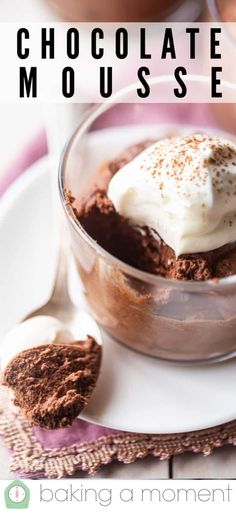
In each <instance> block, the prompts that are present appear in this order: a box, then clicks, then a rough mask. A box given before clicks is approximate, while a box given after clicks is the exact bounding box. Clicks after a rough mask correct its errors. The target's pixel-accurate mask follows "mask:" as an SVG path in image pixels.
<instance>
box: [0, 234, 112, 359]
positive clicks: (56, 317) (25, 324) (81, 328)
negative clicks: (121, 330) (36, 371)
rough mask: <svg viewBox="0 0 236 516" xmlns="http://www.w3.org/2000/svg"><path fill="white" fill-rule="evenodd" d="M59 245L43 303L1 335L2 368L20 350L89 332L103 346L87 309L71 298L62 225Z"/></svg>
mask: <svg viewBox="0 0 236 516" xmlns="http://www.w3.org/2000/svg"><path fill="white" fill-rule="evenodd" d="M60 236H61V239H60V242H61V244H60V248H59V253H58V261H57V267H56V273H55V280H54V286H53V289H52V293H51V296H50V298H49V300H48V301H47V303H46V304H44V305H43V306H41V307H39V308H37V309H36V310H34V311H33V312H31V313H29V314H28V315H27V316H26V317H25V318H24V319H23V320H22V321H21V322H20V323H18V324H17V325H16V326H15V327H14V328H13V329H11V330H10V331H9V332H8V333H7V334H6V335H5V337H4V339H3V342H2V346H1V356H0V359H1V368H2V369H4V368H5V367H6V365H7V364H8V363H9V361H10V360H11V359H12V358H13V357H14V356H16V354H18V353H19V352H21V351H24V350H25V349H29V348H32V347H35V346H38V345H41V344H49V343H50V342H55V344H56V343H57V342H58V343H64V342H66V343H68V342H72V341H77V340H85V339H86V338H87V336H88V335H90V336H91V337H93V338H94V339H95V340H96V342H97V344H99V349H100V354H101V349H102V336H101V332H100V329H99V327H98V325H97V323H96V322H95V320H94V319H93V317H91V316H90V315H89V314H88V313H87V312H85V311H83V310H80V309H79V308H78V307H77V306H75V304H74V303H73V302H72V300H71V298H70V294H69V290H68V252H67V248H68V247H69V246H68V244H67V243H68V235H67V231H66V228H64V224H63V225H62V227H61V235H60Z"/></svg>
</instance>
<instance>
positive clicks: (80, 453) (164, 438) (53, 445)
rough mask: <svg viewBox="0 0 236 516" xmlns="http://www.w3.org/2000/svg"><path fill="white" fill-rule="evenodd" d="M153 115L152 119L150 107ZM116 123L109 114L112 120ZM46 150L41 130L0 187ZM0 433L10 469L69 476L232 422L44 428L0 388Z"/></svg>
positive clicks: (231, 440) (188, 113) (203, 116)
mask: <svg viewBox="0 0 236 516" xmlns="http://www.w3.org/2000/svg"><path fill="white" fill-rule="evenodd" d="M150 109H152V106H151V108H150ZM163 109H164V107H163ZM169 109H170V110H171V111H170V119H171V120H172V121H173V119H174V118H175V119H176V122H180V123H189V124H196V125H201V126H203V127H204V126H206V127H209V126H212V125H214V120H213V119H212V117H211V115H210V114H209V112H208V109H207V106H206V105H199V104H198V105H191V106H176V105H171V106H170V108H169ZM125 110H127V106H126V107H125ZM163 112H164V111H163ZM125 119H126V113H125V111H124V112H123V113H122V112H121V113H120V118H119V124H120V123H123V122H124V121H125ZM154 121H157V114H156V113H155V112H154V113H153V122H154ZM161 121H162V110H161V109H159V111H158V122H161ZM165 121H166V110H165ZM116 123H117V121H115V120H114V125H115V124H116ZM46 153H47V142H46V134H45V131H44V130H42V131H41V132H40V133H39V134H38V135H36V137H35V138H34V139H33V140H32V142H30V143H29V145H28V146H27V147H26V149H24V150H23V151H22V153H21V155H20V156H19V158H18V159H17V160H16V161H15V162H14V163H13V164H12V166H11V167H10V168H9V169H8V170H7V171H6V173H5V175H4V176H3V177H2V179H1V181H0V193H3V192H4V191H5V190H6V189H7V187H8V186H9V185H10V184H11V183H12V182H13V181H14V180H15V179H16V178H17V177H18V176H19V175H20V174H22V173H23V172H24V170H25V169H26V168H28V167H29V166H30V165H31V164H33V163H34V162H35V161H37V160H38V159H39V158H41V157H42V156H44V155H45V154H46ZM32 173H33V172H32ZM0 436H1V437H2V438H3V439H4V441H5V444H6V446H7V448H8V449H9V453H10V457H11V469H12V471H14V472H15V474H17V475H18V476H20V477H29V478H43V477H45V478H60V477H63V476H72V475H74V474H75V472H76V471H78V470H82V471H86V472H88V473H89V474H94V473H95V472H96V471H97V470H98V469H99V468H100V467H102V466H103V465H105V464H108V463H110V462H112V461H113V460H118V461H121V462H123V463H130V462H133V461H135V460H137V459H142V458H144V457H146V456H147V455H153V456H155V457H156V458H157V460H163V459H167V458H169V457H171V456H172V455H175V454H180V453H184V452H185V451H192V452H195V453H199V452H201V453H203V454H209V453H211V452H212V450H213V449H214V448H216V447H219V446H223V445H224V444H236V422H235V421H233V422H230V423H228V424H226V425H222V426H219V427H215V428H212V429H208V430H204V431H199V432H192V433H186V434H170V435H149V434H148V435H146V434H137V433H129V432H120V431H119V432H118V431H115V430H111V429H108V428H104V427H102V426H98V425H94V424H91V423H87V422H85V421H82V420H80V419H77V420H75V421H74V423H73V425H72V426H71V427H70V428H67V429H63V430H53V431H49V430H42V429H40V428H37V427H32V426H30V425H29V423H28V422H27V421H26V419H25V418H24V416H23V415H22V414H20V413H19V412H18V411H17V410H16V409H15V408H13V407H12V405H11V403H10V402H9V398H8V396H6V395H5V393H4V390H3V389H2V390H0Z"/></svg>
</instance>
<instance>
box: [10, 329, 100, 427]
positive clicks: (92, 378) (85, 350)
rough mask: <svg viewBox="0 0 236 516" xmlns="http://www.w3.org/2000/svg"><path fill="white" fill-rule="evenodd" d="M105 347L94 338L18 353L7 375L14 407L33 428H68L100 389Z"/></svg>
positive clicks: (42, 346)
mask: <svg viewBox="0 0 236 516" xmlns="http://www.w3.org/2000/svg"><path fill="white" fill-rule="evenodd" d="M100 350H101V346H99V345H98V344H97V343H96V342H95V340H94V339H93V338H92V337H89V336H88V337H87V340H86V341H76V342H72V343H63V344H58V343H56V344H55V343H53V344H43V345H41V346H37V347H34V348H30V349H26V350H24V351H21V352H20V353H18V354H17V355H16V356H15V357H14V358H13V359H12V360H11V361H10V362H9V364H8V365H7V367H6V368H5V370H4V373H3V384H4V385H5V386H7V387H8V388H10V389H12V390H13V392H14V396H15V398H14V403H15V405H17V406H19V407H20V408H21V409H22V410H23V411H24V413H25V415H26V417H27V418H28V420H29V421H30V423H32V424H33V425H38V426H40V427H42V428H47V429H51V430H52V429H56V428H63V427H68V426H70V425H71V424H72V423H73V420H74V419H75V418H76V417H77V416H78V415H79V414H80V412H81V411H82V410H83V409H84V407H85V406H86V405H87V403H88V401H89V399H90V397H91V394H92V391H93V389H94V387H95V385H96V381H97V377H98V372H99V368H100V359H101V351H100Z"/></svg>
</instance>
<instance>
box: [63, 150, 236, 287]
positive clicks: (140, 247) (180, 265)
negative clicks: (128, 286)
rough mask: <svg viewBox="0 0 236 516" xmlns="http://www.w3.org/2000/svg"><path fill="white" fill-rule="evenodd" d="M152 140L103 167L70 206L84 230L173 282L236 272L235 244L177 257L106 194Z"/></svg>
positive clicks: (123, 257)
mask: <svg viewBox="0 0 236 516" xmlns="http://www.w3.org/2000/svg"><path fill="white" fill-rule="evenodd" d="M152 143H154V142H153V141H152V140H146V141H143V142H140V143H137V144H135V145H132V146H130V147H128V148H127V149H125V150H124V152H123V153H121V154H120V155H119V156H118V157H117V158H114V160H111V161H109V162H107V163H105V164H103V165H102V167H101V168H100V169H99V170H98V171H97V172H96V173H95V174H94V176H93V178H92V182H91V183H90V184H89V185H88V187H87V189H86V191H85V192H84V193H83V195H82V196H81V195H80V196H79V197H78V198H76V199H75V198H74V197H72V196H71V193H70V192H66V193H67V198H68V202H69V203H70V204H71V205H72V207H73V210H74V213H75V215H76V217H77V219H78V220H79V222H80V223H81V225H82V226H83V227H84V229H85V230H86V232H87V233H88V234H89V235H90V236H91V237H92V238H93V239H94V240H95V241H96V242H97V243H98V244H99V245H100V246H102V247H103V248H104V249H105V250H106V251H108V252H109V253H111V254H112V255H113V256H115V257H116V258H118V259H120V260H122V261H124V262H125V263H127V264H129V265H132V266H133V267H135V268H137V269H140V270H143V271H146V272H149V273H152V274H157V275H161V276H163V277H165V278H169V279H177V280H194V281H202V280H209V279H214V278H223V277H226V276H230V275H232V274H236V244H235V243H230V244H226V245H224V246H222V247H220V248H218V249H214V250H212V251H208V252H202V253H193V254H183V255H180V256H176V255H175V252H174V251H173V249H172V248H171V247H169V246H168V245H167V244H166V243H165V242H164V241H163V240H162V239H161V238H160V236H159V235H158V234H157V233H155V231H153V230H152V229H150V228H149V227H146V226H142V227H140V226H134V225H132V224H130V223H129V221H128V220H127V219H126V218H125V217H123V216H122V215H120V214H119V213H118V212H117V211H116V210H115V207H114V205H113V204H112V201H111V200H110V199H109V197H108V194H107V191H108V185H109V182H110V180H111V178H112V177H113V176H114V174H116V172H117V171H118V170H119V169H120V168H121V167H123V166H124V165H125V164H126V163H129V162H130V161H131V160H132V159H133V158H135V157H136V156H137V155H138V154H139V153H141V152H142V151H143V150H144V149H146V148H147V147H149V146H150V145H151V144H152Z"/></svg>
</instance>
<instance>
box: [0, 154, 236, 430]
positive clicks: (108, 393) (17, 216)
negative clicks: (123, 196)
mask: <svg viewBox="0 0 236 516" xmlns="http://www.w3.org/2000/svg"><path fill="white" fill-rule="evenodd" d="M48 169H49V162H48V160H47V159H46V158H44V159H43V160H41V161H40V162H39V163H37V164H36V165H34V166H33V167H31V169H30V170H29V171H28V172H26V173H25V174H24V175H23V176H22V177H21V178H20V179H18V180H17V181H16V182H15V183H14V185H13V186H12V187H11V188H10V189H9V190H8V192H7V193H6V194H5V196H4V197H3V199H2V200H1V202H0V246H1V247H0V248H1V251H0V295H1V300H0V334H1V335H3V334H4V333H5V332H6V331H8V330H9V329H10V328H11V326H12V325H14V324H15V323H16V322H17V321H18V320H20V319H21V318H22V317H23V316H24V315H25V314H26V313H27V312H29V311H31V310H33V308H36V307H37V306H38V305H39V304H41V303H43V302H45V301H46V299H47V297H48V296H49V294H50V290H51V287H52V281H53V269H54V252H53V238H52V216H51V201H50V180H49V174H48ZM76 281H77V280H76ZM78 284H79V282H78ZM77 288H78V287H77V285H75V283H74V284H73V292H72V295H73V297H74V293H75V289H76V290H77ZM77 291H78V290H77ZM80 303H81V304H82V305H83V306H84V301H83V300H82V299H81V301H80ZM235 392H236V361H235V360H231V361H228V362H225V363H219V364H213V365H208V366H183V365H174V364H169V363H166V362H162V361H159V360H157V359H154V358H149V357H145V356H144V355H141V354H139V353H136V352H134V351H131V350H129V349H128V348H126V347H123V346H122V345H120V344H117V343H115V342H114V341H112V340H110V339H109V338H108V337H107V336H105V335H104V357H103V364H102V371H101V376H100V378H99V382H98V385H97V387H96V389H95V392H94V395H93V396H92V400H91V402H90V404H89V407H88V408H87V410H86V411H84V413H83V415H82V417H83V418H84V419H86V420H88V421H92V422H93V423H97V424H99V425H104V426H108V427H111V428H117V429H119V430H127V431H134V432H145V433H172V432H185V431H186V432H187V431H191V430H197V429H202V428H207V427H210V426H214V425H218V424H221V423H224V422H226V421H229V420H232V419H234V418H236V401H235Z"/></svg>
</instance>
